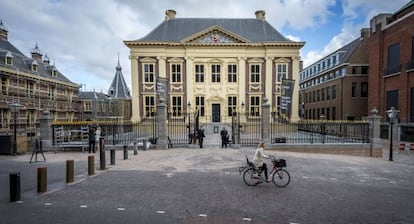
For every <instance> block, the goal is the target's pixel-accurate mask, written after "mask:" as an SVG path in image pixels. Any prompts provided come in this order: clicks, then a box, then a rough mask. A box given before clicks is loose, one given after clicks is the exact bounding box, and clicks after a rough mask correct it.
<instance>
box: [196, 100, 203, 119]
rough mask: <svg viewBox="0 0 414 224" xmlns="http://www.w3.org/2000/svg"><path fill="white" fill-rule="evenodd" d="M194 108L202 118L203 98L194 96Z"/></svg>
mask: <svg viewBox="0 0 414 224" xmlns="http://www.w3.org/2000/svg"><path fill="white" fill-rule="evenodd" d="M195 102H196V108H197V109H198V111H199V113H200V114H199V115H200V116H202V117H203V116H204V96H196V98H195Z"/></svg>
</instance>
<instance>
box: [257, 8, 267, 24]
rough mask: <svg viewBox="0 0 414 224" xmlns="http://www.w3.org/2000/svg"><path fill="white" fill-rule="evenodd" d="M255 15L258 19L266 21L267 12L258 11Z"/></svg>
mask: <svg viewBox="0 0 414 224" xmlns="http://www.w3.org/2000/svg"><path fill="white" fill-rule="evenodd" d="M254 14H255V15H256V19H260V20H262V21H264V20H265V15H266V12H265V11H264V10H258V11H256V12H255V13H254Z"/></svg>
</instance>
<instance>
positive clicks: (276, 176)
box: [272, 169, 290, 187]
mask: <svg viewBox="0 0 414 224" xmlns="http://www.w3.org/2000/svg"><path fill="white" fill-rule="evenodd" d="M272 181H273V183H274V184H275V185H276V186H277V187H286V186H287V185H288V184H289V183H290V174H289V172H288V171H286V170H284V169H278V170H276V171H275V172H274V173H273V177H272Z"/></svg>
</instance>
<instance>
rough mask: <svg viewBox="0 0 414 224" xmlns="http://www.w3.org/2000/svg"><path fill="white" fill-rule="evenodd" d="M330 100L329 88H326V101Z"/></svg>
mask: <svg viewBox="0 0 414 224" xmlns="http://www.w3.org/2000/svg"><path fill="white" fill-rule="evenodd" d="M330 99H331V87H329V86H328V87H326V100H330Z"/></svg>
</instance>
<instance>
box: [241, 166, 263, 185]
mask: <svg viewBox="0 0 414 224" xmlns="http://www.w3.org/2000/svg"><path fill="white" fill-rule="evenodd" d="M256 174H257V172H256V171H255V170H254V169H253V168H249V169H247V170H245V171H244V173H243V181H244V183H245V184H246V185H247V186H256V185H257V184H258V183H259V181H258V179H257V178H255V177H254V176H253V175H256Z"/></svg>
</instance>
